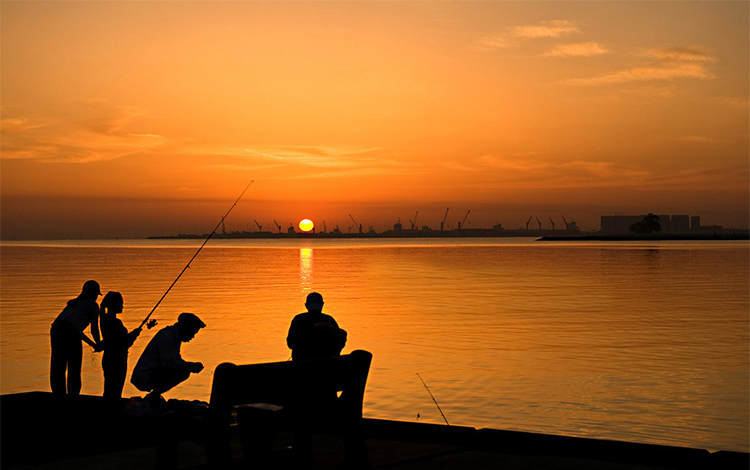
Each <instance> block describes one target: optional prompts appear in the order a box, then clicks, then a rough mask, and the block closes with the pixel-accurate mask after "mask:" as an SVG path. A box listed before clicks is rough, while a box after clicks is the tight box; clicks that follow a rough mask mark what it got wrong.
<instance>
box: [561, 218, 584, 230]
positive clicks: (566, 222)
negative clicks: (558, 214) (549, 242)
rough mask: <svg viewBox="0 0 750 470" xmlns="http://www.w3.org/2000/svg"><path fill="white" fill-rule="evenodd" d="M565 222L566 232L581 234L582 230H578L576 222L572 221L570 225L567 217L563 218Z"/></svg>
mask: <svg viewBox="0 0 750 470" xmlns="http://www.w3.org/2000/svg"><path fill="white" fill-rule="evenodd" d="M563 222H565V230H567V231H570V232H580V231H581V229H579V228H578V225H576V223H575V222H574V221H571V222H570V223H568V221H567V220H565V216H563Z"/></svg>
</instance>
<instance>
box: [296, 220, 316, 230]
mask: <svg viewBox="0 0 750 470" xmlns="http://www.w3.org/2000/svg"><path fill="white" fill-rule="evenodd" d="M313 228H315V224H314V223H313V221H312V220H310V219H302V220H300V222H299V229H300V230H302V231H303V232H311V231H312V229H313Z"/></svg>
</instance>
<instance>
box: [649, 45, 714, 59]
mask: <svg viewBox="0 0 750 470" xmlns="http://www.w3.org/2000/svg"><path fill="white" fill-rule="evenodd" d="M644 55H646V56H650V57H654V58H656V59H659V60H662V61H665V62H716V58H714V57H712V56H710V55H709V54H708V52H706V50H705V49H703V48H702V47H698V46H681V47H664V48H658V49H651V50H648V51H646V52H645V53H644Z"/></svg>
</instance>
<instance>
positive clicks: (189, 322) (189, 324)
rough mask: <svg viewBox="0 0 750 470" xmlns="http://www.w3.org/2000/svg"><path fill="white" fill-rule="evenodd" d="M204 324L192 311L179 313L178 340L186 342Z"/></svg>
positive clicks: (193, 336)
mask: <svg viewBox="0 0 750 470" xmlns="http://www.w3.org/2000/svg"><path fill="white" fill-rule="evenodd" d="M205 326H206V324H205V323H203V322H202V321H201V319H200V318H198V316H197V315H195V314H193V313H188V312H185V313H181V314H180V316H179V317H177V330H178V331H179V332H180V341H182V342H183V343H187V342H188V341H190V340H191V339H193V338H195V334H196V333H198V330H200V329H201V328H203V327H205Z"/></svg>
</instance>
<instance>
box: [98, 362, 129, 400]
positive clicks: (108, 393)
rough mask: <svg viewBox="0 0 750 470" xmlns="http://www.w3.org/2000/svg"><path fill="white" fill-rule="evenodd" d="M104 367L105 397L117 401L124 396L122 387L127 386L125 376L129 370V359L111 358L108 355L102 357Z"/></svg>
mask: <svg viewBox="0 0 750 470" xmlns="http://www.w3.org/2000/svg"><path fill="white" fill-rule="evenodd" d="M102 369H103V370H104V398H106V399H107V400H111V401H117V400H119V399H120V398H122V389H123V388H124V387H125V376H126V375H127V372H128V363H127V359H126V360H125V361H121V360H111V359H108V358H107V357H106V356H105V357H103V358H102Z"/></svg>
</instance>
